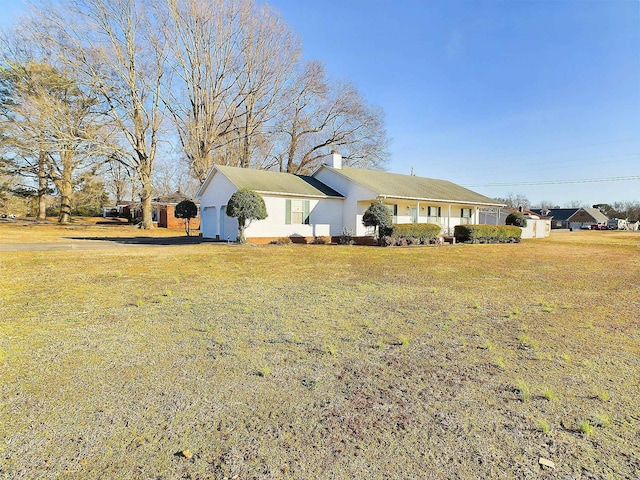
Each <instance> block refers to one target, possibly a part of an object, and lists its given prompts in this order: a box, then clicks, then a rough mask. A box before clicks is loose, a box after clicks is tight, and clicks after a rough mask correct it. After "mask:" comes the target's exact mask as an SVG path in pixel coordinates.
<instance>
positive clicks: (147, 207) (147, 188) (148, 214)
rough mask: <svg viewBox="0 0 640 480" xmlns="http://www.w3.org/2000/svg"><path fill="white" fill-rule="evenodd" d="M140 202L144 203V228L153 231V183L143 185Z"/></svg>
mask: <svg viewBox="0 0 640 480" xmlns="http://www.w3.org/2000/svg"><path fill="white" fill-rule="evenodd" d="M140 202H141V203H142V228H144V229H145V230H151V229H152V228H153V216H152V206H151V182H144V183H143V185H142V193H141V194H140Z"/></svg>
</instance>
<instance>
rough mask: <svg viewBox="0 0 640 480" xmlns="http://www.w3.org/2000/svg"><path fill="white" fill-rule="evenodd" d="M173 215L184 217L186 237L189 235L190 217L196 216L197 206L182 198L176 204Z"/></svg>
mask: <svg viewBox="0 0 640 480" xmlns="http://www.w3.org/2000/svg"><path fill="white" fill-rule="evenodd" d="M173 215H174V216H175V217H176V218H182V219H184V230H185V232H187V237H190V236H191V219H192V218H196V217H197V216H198V206H197V205H196V204H195V203H193V202H192V201H191V200H183V201H181V202H180V203H179V204H177V205H176V209H175V212H174V213H173Z"/></svg>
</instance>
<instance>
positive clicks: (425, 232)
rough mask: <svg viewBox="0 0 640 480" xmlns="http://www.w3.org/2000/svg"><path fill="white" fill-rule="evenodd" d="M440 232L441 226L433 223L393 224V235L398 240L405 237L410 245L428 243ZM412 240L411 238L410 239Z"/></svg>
mask: <svg viewBox="0 0 640 480" xmlns="http://www.w3.org/2000/svg"><path fill="white" fill-rule="evenodd" d="M439 234H440V226H439V225H434V224H433V223H401V224H395V225H393V229H392V233H391V236H392V237H393V238H394V239H395V240H396V242H397V241H398V240H399V239H401V238H404V239H406V243H408V244H409V245H412V244H416V243H421V244H423V245H425V244H428V243H430V242H431V240H433V239H434V238H436V237H437V236H438V235H439ZM410 238H411V239H412V240H409V239H410Z"/></svg>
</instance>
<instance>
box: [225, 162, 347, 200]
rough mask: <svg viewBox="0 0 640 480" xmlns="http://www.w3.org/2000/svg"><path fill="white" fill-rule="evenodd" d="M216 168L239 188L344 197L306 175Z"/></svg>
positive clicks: (265, 191) (312, 195) (266, 191)
mask: <svg viewBox="0 0 640 480" xmlns="http://www.w3.org/2000/svg"><path fill="white" fill-rule="evenodd" d="M216 169H218V170H219V171H220V172H221V173H222V174H223V175H224V176H225V177H227V178H228V179H229V180H230V181H231V183H233V184H234V185H235V186H236V187H238V188H248V189H250V190H254V191H256V192H261V193H280V194H285V195H303V196H310V197H337V198H342V195H340V193H338V192H336V191H335V190H333V189H332V188H330V187H329V186H327V185H325V184H324V183H322V182H320V181H319V180H317V179H315V178H313V177H309V176H306V175H293V174H291V173H282V172H274V171H271V170H254V169H250V168H238V167H229V166H225V165H218V166H217V167H216Z"/></svg>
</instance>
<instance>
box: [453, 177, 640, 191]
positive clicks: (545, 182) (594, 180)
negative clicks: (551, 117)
mask: <svg viewBox="0 0 640 480" xmlns="http://www.w3.org/2000/svg"><path fill="white" fill-rule="evenodd" d="M632 180H640V175H633V176H630V177H609V178H585V179H581V180H539V181H535V182H502V183H484V184H474V185H463V186H464V187H476V188H477V187H511V186H514V187H515V186H536V185H564V184H570V183H601V182H623V181H624V182H626V181H632Z"/></svg>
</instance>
